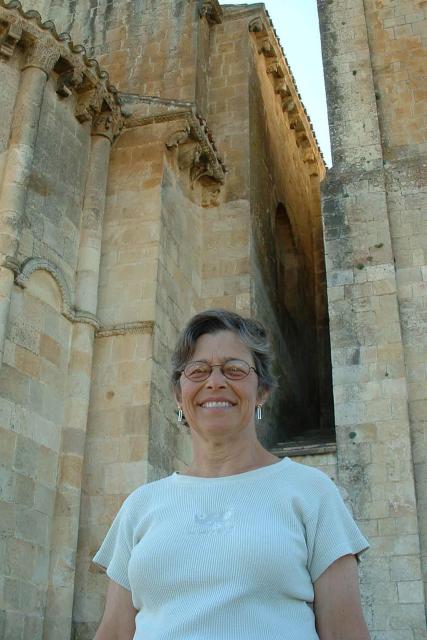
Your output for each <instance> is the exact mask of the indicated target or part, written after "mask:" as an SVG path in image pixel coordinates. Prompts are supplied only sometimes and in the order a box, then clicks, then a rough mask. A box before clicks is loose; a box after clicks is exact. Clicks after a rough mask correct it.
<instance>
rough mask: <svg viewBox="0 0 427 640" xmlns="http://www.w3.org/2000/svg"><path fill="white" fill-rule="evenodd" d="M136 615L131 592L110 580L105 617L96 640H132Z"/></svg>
mask: <svg viewBox="0 0 427 640" xmlns="http://www.w3.org/2000/svg"><path fill="white" fill-rule="evenodd" d="M136 614H137V610H136V609H134V606H133V603H132V597H131V593H130V591H128V590H127V589H124V588H123V587H121V586H120V585H119V584H117V583H116V582H113V581H112V580H110V583H109V585H108V591H107V600H106V603H105V611H104V615H103V616H102V620H101V624H100V625H99V628H98V631H97V632H96V634H95V638H94V640H132V638H133V636H134V634H135V616H136Z"/></svg>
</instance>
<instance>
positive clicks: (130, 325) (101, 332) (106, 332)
mask: <svg viewBox="0 0 427 640" xmlns="http://www.w3.org/2000/svg"><path fill="white" fill-rule="evenodd" d="M135 333H148V334H153V333H154V322H153V321H152V320H141V321H140V322H126V323H124V324H117V325H114V326H112V327H101V328H100V329H98V331H97V332H96V335H95V337H96V338H109V337H110V336H124V335H127V334H135Z"/></svg>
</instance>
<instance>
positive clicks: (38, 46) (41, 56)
mask: <svg viewBox="0 0 427 640" xmlns="http://www.w3.org/2000/svg"><path fill="white" fill-rule="evenodd" d="M59 56H60V51H59V49H58V47H57V46H55V45H53V44H52V42H51V41H50V39H49V40H48V39H45V40H36V41H35V42H34V43H33V44H32V46H31V47H30V48H29V49H28V54H27V61H26V64H25V66H24V69H25V68H27V67H36V68H37V69H41V70H42V71H44V72H45V74H46V75H49V73H50V72H51V71H52V69H53V67H54V66H55V64H56V63H57V62H58V60H59Z"/></svg>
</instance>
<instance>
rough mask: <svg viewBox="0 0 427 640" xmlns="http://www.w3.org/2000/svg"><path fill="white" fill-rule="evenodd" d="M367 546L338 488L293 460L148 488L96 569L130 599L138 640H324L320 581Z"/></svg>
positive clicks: (128, 509)
mask: <svg viewBox="0 0 427 640" xmlns="http://www.w3.org/2000/svg"><path fill="white" fill-rule="evenodd" d="M367 547H368V543H367V541H366V539H365V538H364V537H363V536H362V534H361V533H360V531H359V529H358V527H357V526H356V524H355V522H354V520H353V518H352V517H351V515H350V513H349V511H348V510H347V508H346V506H345V505H344V503H343V501H342V498H341V496H340V494H339V492H338V490H337V488H336V486H335V485H334V483H333V482H332V481H331V480H330V479H329V478H328V477H327V476H326V475H325V474H324V473H322V472H320V471H318V470H317V469H313V468H311V467H308V466H306V465H302V464H298V463H296V462H293V461H291V460H290V459H288V458H285V459H284V460H282V461H280V462H278V463H275V464H272V465H270V466H267V467H262V468H259V469H254V470H252V471H247V472H246V473H241V474H238V475H233V476H225V477H221V478H198V477H194V476H186V475H179V474H176V473H175V474H172V475H171V476H169V477H167V478H164V479H162V480H158V481H156V482H151V483H149V484H146V485H143V486H142V487H140V488H139V489H137V490H136V491H134V492H133V493H132V494H131V495H130V496H129V497H128V498H127V499H126V500H125V502H124V503H123V505H122V507H121V509H120V511H119V513H118V514H117V516H116V518H115V520H114V522H113V524H112V526H111V529H110V530H109V532H108V534H107V536H106V538H105V540H104V542H103V544H102V546H101V548H100V550H99V551H98V553H97V554H96V556H95V558H94V562H96V563H97V564H100V565H102V566H104V567H106V568H107V574H108V576H109V577H110V578H111V579H112V580H114V581H115V582H117V583H118V584H120V585H122V586H123V587H125V588H126V589H129V590H130V591H131V593H132V600H133V603H134V606H135V608H136V609H137V610H138V613H137V616H136V632H135V636H134V640H318V635H317V633H316V630H315V624H314V614H313V608H312V603H313V595H314V592H313V582H314V581H315V580H316V579H317V578H318V577H319V576H320V575H321V574H322V573H323V571H325V569H326V568H327V567H328V566H329V565H330V564H332V562H334V561H335V560H337V559H338V558H340V557H341V556H343V555H346V554H358V553H360V552H361V551H363V550H364V549H366V548H367Z"/></svg>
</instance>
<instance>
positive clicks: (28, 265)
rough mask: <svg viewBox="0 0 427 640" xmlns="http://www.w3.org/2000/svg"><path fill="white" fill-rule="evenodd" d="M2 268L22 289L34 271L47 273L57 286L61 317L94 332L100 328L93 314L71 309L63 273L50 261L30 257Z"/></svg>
mask: <svg viewBox="0 0 427 640" xmlns="http://www.w3.org/2000/svg"><path fill="white" fill-rule="evenodd" d="M4 266H5V267H7V268H8V269H10V270H11V271H13V272H14V274H15V284H17V285H18V286H19V287H21V288H22V289H25V288H26V287H27V283H28V281H29V279H30V278H31V276H32V274H33V273H34V272H35V271H47V273H49V274H50V275H51V276H52V278H53V279H54V280H55V282H56V284H57V286H58V289H59V293H60V296H61V313H62V315H63V316H65V317H66V318H67V319H68V320H70V321H71V322H73V323H82V324H88V325H90V326H92V327H93V328H94V329H95V330H97V329H100V328H101V327H102V324H101V322H100V321H99V319H98V318H97V317H96V316H95V315H94V314H93V313H90V312H89V311H84V310H82V309H76V308H74V307H73V304H72V295H71V290H70V287H69V286H68V283H67V280H66V278H65V276H64V273H63V271H62V269H61V268H60V267H59V266H58V265H57V264H55V263H54V262H52V260H46V259H45V258H35V257H32V258H27V259H26V260H24V261H23V262H22V263H20V262H19V261H18V260H15V259H12V258H10V259H8V260H6V261H5V263H4Z"/></svg>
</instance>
